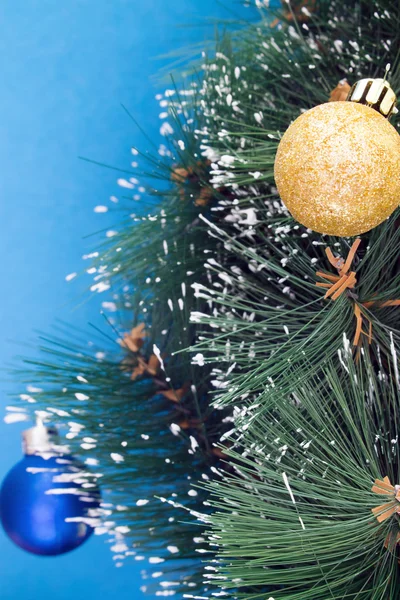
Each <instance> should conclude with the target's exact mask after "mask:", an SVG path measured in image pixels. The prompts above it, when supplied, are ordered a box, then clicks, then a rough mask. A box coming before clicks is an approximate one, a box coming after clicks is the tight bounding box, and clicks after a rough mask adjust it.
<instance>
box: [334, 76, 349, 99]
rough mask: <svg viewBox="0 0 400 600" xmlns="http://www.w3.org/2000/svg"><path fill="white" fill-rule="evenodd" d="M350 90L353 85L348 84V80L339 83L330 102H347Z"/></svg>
mask: <svg viewBox="0 0 400 600" xmlns="http://www.w3.org/2000/svg"><path fill="white" fill-rule="evenodd" d="M350 90H351V85H350V84H349V83H348V82H347V79H342V80H341V81H339V83H338V84H337V86H336V87H335V89H334V90H332V91H331V95H330V96H329V102H340V101H344V100H347V96H348V95H349V92H350Z"/></svg>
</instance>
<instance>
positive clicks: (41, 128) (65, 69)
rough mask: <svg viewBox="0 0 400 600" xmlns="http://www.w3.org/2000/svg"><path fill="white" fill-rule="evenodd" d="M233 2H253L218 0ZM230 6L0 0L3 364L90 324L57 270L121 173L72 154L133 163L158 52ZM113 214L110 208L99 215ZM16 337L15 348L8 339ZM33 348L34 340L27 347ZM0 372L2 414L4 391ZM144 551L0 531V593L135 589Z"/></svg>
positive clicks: (206, 0) (44, 595) (152, 114)
mask: <svg viewBox="0 0 400 600" xmlns="http://www.w3.org/2000/svg"><path fill="white" fill-rule="evenodd" d="M227 4H228V5H229V6H230V7H232V6H234V7H235V10H237V11H238V12H240V13H241V14H242V15H247V14H248V10H246V9H244V8H243V7H240V6H238V5H236V2H235V3H232V0H227ZM227 14H228V16H229V13H227V12H226V11H225V9H224V8H223V7H222V6H221V5H219V4H218V3H217V1H216V0H168V1H165V0H145V1H139V0H111V1H110V0H64V1H61V2H60V1H56V0H3V1H2V2H1V6H0V81H1V82H2V86H1V92H0V159H1V160H0V228H1V229H0V233H1V235H0V256H1V261H0V282H1V314H0V331H1V348H0V363H2V365H7V363H10V362H11V359H12V357H13V356H14V355H15V354H18V353H21V354H26V353H27V352H28V350H27V349H26V345H27V344H28V343H30V342H31V341H32V340H34V339H35V336H34V333H33V331H34V330H35V329H36V330H37V329H39V330H44V331H51V324H52V322H53V321H54V320H55V319H56V318H62V319H64V320H67V321H72V322H74V323H76V324H77V325H79V326H83V327H86V324H87V323H88V322H89V321H91V322H93V321H96V314H97V309H98V307H99V304H100V301H101V300H106V299H107V298H105V297H104V298H103V297H98V296H97V297H94V298H93V299H92V300H90V301H89V302H87V303H85V304H83V305H82V306H79V308H77V305H78V304H79V300H78V297H79V295H80V294H81V293H83V291H84V289H85V287H86V285H87V281H83V280H81V279H78V280H76V281H74V283H73V284H66V283H65V275H67V274H68V273H70V272H72V271H78V270H80V269H82V266H83V265H82V262H81V255H82V254H84V253H85V252H87V251H88V250H89V249H93V243H94V242H93V240H90V239H89V240H85V239H83V238H84V236H85V235H87V234H89V233H92V232H94V231H97V230H98V229H101V228H103V227H104V226H105V225H106V224H107V223H109V224H112V218H111V217H110V216H109V215H106V216H104V215H97V214H95V213H93V208H94V206H95V205H97V204H107V200H108V198H109V196H110V195H112V194H116V195H118V193H120V192H121V189H120V188H118V187H117V185H116V179H117V177H118V175H117V174H116V173H115V172H113V171H109V170H107V169H102V168H99V167H95V166H93V165H90V164H88V163H85V162H83V161H80V160H78V158H77V157H78V156H79V155H84V156H87V157H90V158H92V159H94V160H99V161H103V162H106V163H110V164H114V165H118V166H121V167H123V168H129V165H130V162H131V160H132V156H131V154H130V148H131V146H132V145H134V144H135V145H139V146H140V147H142V148H143V147H144V148H145V147H146V141H145V140H144V139H143V138H142V136H141V135H140V134H139V133H138V131H137V130H136V129H135V127H134V125H133V124H132V122H131V121H130V120H129V119H128V118H127V116H126V114H125V113H124V112H123V110H122V109H121V108H120V103H121V102H122V103H123V104H125V105H126V106H127V107H129V109H130V110H131V112H132V113H133V114H134V115H135V117H136V118H137V119H138V120H139V121H140V123H141V125H142V127H143V128H144V129H145V130H146V131H147V132H148V133H149V135H150V137H152V138H153V139H155V140H156V141H158V139H159V138H158V132H159V127H160V124H161V122H160V120H159V118H158V114H159V112H160V109H159V107H158V104H157V103H156V101H155V100H154V95H155V93H157V91H159V89H160V88H157V87H156V86H155V85H154V84H153V83H152V82H151V81H150V79H149V77H150V76H151V75H152V74H155V73H157V71H158V70H159V69H160V67H161V66H162V65H163V64H165V62H164V63H163V62H162V61H155V60H154V58H155V57H157V56H158V55H160V54H163V53H166V52H169V51H171V50H172V49H174V48H178V47H180V46H185V45H188V44H189V43H192V42H193V41H196V40H197V41H202V40H203V39H206V38H210V36H212V33H213V29H212V26H210V25H208V26H204V24H203V25H202V26H200V27H196V28H195V29H193V28H178V27H177V26H178V25H181V24H190V23H192V24H193V23H194V22H196V21H197V22H199V21H200V20H201V19H202V18H204V17H206V16H215V17H222V16H227ZM107 220H108V221H107ZM15 343H17V344H19V345H20V347H18V346H16V345H15ZM29 352H33V353H34V352H35V350H34V349H33V350H29ZM17 383H18V382H12V381H11V382H7V381H5V382H2V384H1V397H0V404H1V410H0V413H1V414H4V407H5V406H6V405H7V404H12V401H9V399H8V398H7V393H8V392H9V391H11V390H13V389H18V391H23V390H21V387H19V386H18V385H17ZM23 428H24V427H22V425H21V424H17V425H8V426H7V425H5V424H4V423H2V422H1V423H0V478H1V479H2V478H3V477H4V475H5V473H6V472H7V471H8V470H9V468H10V467H11V466H12V465H13V464H14V463H15V462H17V460H19V459H20V457H21V451H20V435H19V432H20V431H21V430H22V429H23ZM140 568H141V567H140V564H137V563H134V562H132V563H129V564H126V566H124V567H123V568H121V569H116V568H115V567H114V564H113V561H112V555H111V553H110V551H109V549H108V547H107V545H106V544H105V543H104V538H99V537H95V536H93V537H92V539H91V540H90V541H89V542H88V543H87V544H86V545H85V546H84V547H82V548H81V549H79V550H77V551H75V552H73V553H71V554H69V555H65V556H63V557H60V558H57V559H43V558H38V557H35V556H31V555H29V554H27V553H24V552H23V551H22V550H20V549H18V548H17V547H16V546H14V545H13V544H12V543H11V542H10V541H9V540H8V539H7V538H6V537H5V535H4V534H3V533H2V532H0V597H1V600H18V599H19V598H21V599H24V600H38V599H39V598H40V600H50V599H52V600H54V599H56V600H64V599H65V600H67V599H68V600H71V599H74V600H83V599H84V598H85V599H87V598H95V597H98V596H100V595H102V596H103V597H108V598H110V597H111V598H114V597H118V598H119V600H124V599H125V598H127V599H128V598H129V600H132V599H133V598H136V597H138V596H140V595H141V594H140V592H139V591H138V588H139V585H140V583H141V582H140V575H139V570H140Z"/></svg>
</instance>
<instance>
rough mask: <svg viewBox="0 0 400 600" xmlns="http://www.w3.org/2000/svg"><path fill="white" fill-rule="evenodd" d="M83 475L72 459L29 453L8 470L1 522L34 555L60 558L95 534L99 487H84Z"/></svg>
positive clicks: (0, 503) (0, 498) (0, 505)
mask: <svg viewBox="0 0 400 600" xmlns="http://www.w3.org/2000/svg"><path fill="white" fill-rule="evenodd" d="M82 471H85V472H87V470H86V469H85V467H84V466H83V465H82V464H81V463H79V462H78V461H77V460H75V459H74V458H73V457H72V456H70V455H55V456H54V455H53V456H51V457H49V458H46V457H45V456H41V455H39V454H27V455H25V456H24V458H23V459H22V460H21V461H20V462H19V463H17V464H16V465H15V467H13V468H12V469H11V470H10V471H9V473H8V474H7V476H6V478H5V479H4V481H3V485H2V487H1V490H0V518H1V522H2V525H3V527H4V530H5V531H6V533H7V534H8V536H9V537H10V538H11V539H12V540H13V542H15V543H16V544H17V545H18V546H20V547H21V548H23V549H24V550H27V551H28V552H32V553H33V554H39V555H43V556H56V555H58V554H64V553H65V552H70V551H71V550H74V549H75V548H78V546H80V545H81V544H83V543H84V542H85V541H86V540H87V539H88V538H89V537H90V536H91V535H92V533H93V527H92V526H91V523H90V510H91V509H93V510H94V509H96V508H98V506H99V498H100V497H99V492H98V489H97V488H93V487H88V488H86V487H82V483H81V482H80V481H79V480H80V479H81V478H80V475H79V474H80V473H82ZM74 479H78V482H77V481H75V480H74ZM92 514H93V513H92ZM88 517H89V521H88V522H87V521H86V519H88ZM81 519H83V521H82V520H81Z"/></svg>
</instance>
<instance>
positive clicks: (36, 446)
mask: <svg viewBox="0 0 400 600" xmlns="http://www.w3.org/2000/svg"><path fill="white" fill-rule="evenodd" d="M57 440H58V432H57V429H56V428H55V427H46V426H45V425H44V424H43V422H42V421H40V420H38V421H37V423H36V425H35V426H34V427H31V428H30V429H26V430H25V431H23V432H22V448H23V451H24V454H47V453H52V454H53V453H54V450H55V447H56V444H57Z"/></svg>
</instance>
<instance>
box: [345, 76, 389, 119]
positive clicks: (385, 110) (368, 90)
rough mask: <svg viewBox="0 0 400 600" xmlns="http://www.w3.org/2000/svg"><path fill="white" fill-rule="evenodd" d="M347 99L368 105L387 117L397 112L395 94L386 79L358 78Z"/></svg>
mask: <svg viewBox="0 0 400 600" xmlns="http://www.w3.org/2000/svg"><path fill="white" fill-rule="evenodd" d="M347 100H348V101H349V102H358V103H359V104H365V105H366V106H370V107H371V108H373V109H375V110H376V111H378V112H379V113H380V114H381V115H383V116H384V117H386V118H387V119H390V117H391V116H392V115H395V114H397V113H398V112H399V111H398V109H397V108H396V104H397V97H396V94H395V93H394V91H393V90H392V88H391V87H390V83H389V82H388V81H387V80H386V79H370V78H367V79H360V81H357V83H355V84H354V85H353V87H352V88H351V90H350V92H349V95H348V96H347Z"/></svg>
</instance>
